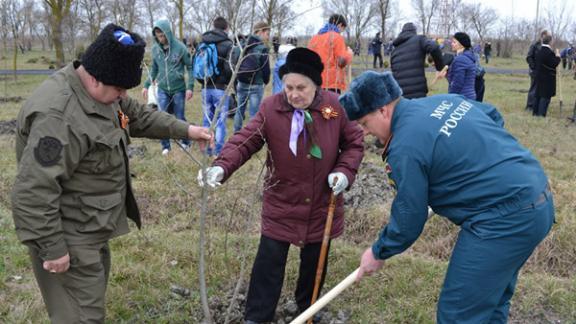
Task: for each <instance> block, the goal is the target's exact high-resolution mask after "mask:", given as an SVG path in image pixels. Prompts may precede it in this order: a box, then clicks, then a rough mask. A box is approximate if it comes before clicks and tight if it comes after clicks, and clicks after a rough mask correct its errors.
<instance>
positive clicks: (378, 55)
mask: <svg viewBox="0 0 576 324" xmlns="http://www.w3.org/2000/svg"><path fill="white" fill-rule="evenodd" d="M376 59H379V60H380V68H382V67H383V66H384V62H382V53H376V54H374V62H372V66H373V67H374V68H376Z"/></svg>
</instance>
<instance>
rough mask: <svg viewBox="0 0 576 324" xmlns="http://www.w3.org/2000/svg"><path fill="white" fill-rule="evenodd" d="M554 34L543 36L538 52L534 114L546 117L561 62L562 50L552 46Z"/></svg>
mask: <svg viewBox="0 0 576 324" xmlns="http://www.w3.org/2000/svg"><path fill="white" fill-rule="evenodd" d="M551 42H552V36H551V35H550V34H547V35H545V36H544V37H542V45H541V48H540V51H538V54H536V70H535V79H536V105H535V106H534V110H533V111H532V114H533V115H534V116H542V117H546V112H547V111H548V106H549V105H550V99H551V98H552V97H554V96H555V95H556V67H557V66H558V65H559V64H560V61H561V59H560V52H559V51H558V49H556V53H554V50H552V47H550V43H551Z"/></svg>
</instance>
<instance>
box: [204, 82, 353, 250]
mask: <svg viewBox="0 0 576 324" xmlns="http://www.w3.org/2000/svg"><path fill="white" fill-rule="evenodd" d="M328 106H331V107H332V108H334V109H335V110H336V112H337V113H338V117H334V118H331V119H325V118H323V116H322V112H321V109H322V108H323V107H328ZM308 110H309V112H310V114H311V115H312V119H313V123H314V127H315V129H316V133H317V134H318V136H317V137H318V142H319V143H318V145H319V146H320V148H321V150H322V159H316V158H314V157H312V156H311V155H310V154H309V151H310V145H309V143H308V142H307V141H306V140H305V136H304V132H305V131H303V132H302V133H301V134H300V136H299V138H298V148H297V156H294V154H293V153H292V151H290V148H289V146H288V144H289V141H290V126H291V122H292V115H293V111H294V108H292V107H291V106H290V105H289V104H288V102H287V100H286V97H285V95H284V92H280V93H278V94H276V95H273V96H270V97H267V98H266V99H264V101H263V102H262V104H261V105H260V110H259V112H258V113H257V114H256V116H254V118H252V120H250V121H249V122H248V124H247V125H246V126H245V127H244V128H242V129H241V130H240V131H238V132H237V133H235V134H234V135H233V136H232V137H231V138H230V139H229V140H228V142H227V143H226V144H225V145H224V148H223V149H222V152H221V153H220V155H219V156H218V158H217V159H216V160H215V161H214V163H213V165H215V166H216V165H217V166H220V167H222V168H223V169H224V179H223V181H226V179H227V178H229V177H230V175H232V173H233V172H234V171H236V169H238V168H239V167H240V166H241V165H242V164H244V163H245V162H246V161H248V160H249V159H250V157H251V156H252V154H254V153H256V152H258V151H259V150H260V149H261V148H262V146H264V144H267V145H268V152H267V158H266V166H267V176H266V180H265V184H264V188H267V189H266V190H265V191H264V198H263V206H262V234H264V235H265V236H267V237H269V238H272V239H275V240H280V241H284V242H290V243H292V244H295V245H298V246H303V245H304V244H306V243H314V242H321V241H322V236H323V233H324V225H325V222H326V215H327V213H328V204H329V201H330V193H331V189H330V187H329V186H328V174H330V173H331V172H342V173H344V174H345V175H346V177H347V178H348V181H349V186H351V185H352V183H353V182H354V179H355V176H356V172H357V171H358V167H359V165H360V162H361V161H362V157H363V156H364V145H363V133H362V129H361V128H360V126H359V125H358V124H357V123H356V122H353V121H350V120H348V118H347V117H346V112H345V111H344V109H343V108H342V107H341V106H340V104H339V102H338V95H337V94H335V93H332V92H328V91H318V92H317V93H316V97H315V98H314V101H313V102H312V104H311V105H310V108H309V109H308ZM306 136H307V137H309V134H306ZM343 229H344V207H343V199H342V195H339V197H338V199H337V205H336V210H335V211H334V220H333V224H332V235H331V237H332V238H335V237H337V236H339V235H340V234H342V231H343Z"/></svg>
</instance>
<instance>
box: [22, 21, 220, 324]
mask: <svg viewBox="0 0 576 324" xmlns="http://www.w3.org/2000/svg"><path fill="white" fill-rule="evenodd" d="M145 46H146V43H145V42H144V41H143V40H142V38H141V37H140V36H139V35H138V34H135V33H131V32H129V31H127V30H125V29H123V28H121V27H119V26H115V25H113V24H110V25H108V26H106V27H105V28H104V29H103V30H102V32H101V33H100V35H99V36H98V38H97V39H96V40H95V42H94V43H92V44H91V45H90V47H88V49H87V50H86V53H85V54H84V56H83V57H82V62H81V63H80V62H74V63H72V64H69V65H68V66H66V67H65V68H63V69H62V70H60V71H59V72H57V73H55V74H54V75H53V76H51V77H50V78H49V79H47V80H46V81H45V82H44V83H42V85H41V86H40V87H39V88H38V89H37V90H36V91H34V93H32V95H31V96H30V98H29V99H28V100H27V101H26V103H25V104H24V107H23V108H22V110H21V111H20V114H19V116H18V132H17V135H16V157H17V160H18V173H17V176H16V181H15V184H14V188H13V192H12V206H13V216H14V223H15V225H16V232H17V234H18V238H19V239H20V240H21V241H22V242H23V243H24V244H25V245H26V246H28V248H29V252H30V256H31V259H32V264H33V269H34V274H35V276H36V280H37V282H38V285H39V286H40V291H41V292H42V297H43V298H44V302H45V304H46V307H47V309H48V314H49V316H50V320H51V321H52V322H53V323H103V322H104V319H105V301H104V299H105V298H104V296H105V292H106V284H107V280H108V275H109V270H110V252H109V249H108V240H109V239H111V238H113V237H116V236H119V235H122V234H126V233H128V231H129V229H128V223H127V219H126V217H129V218H130V219H132V220H133V221H134V222H136V224H137V226H138V227H140V225H141V221H140V214H139V212H138V207H137V205H136V200H135V199H134V195H133V193H132V187H131V184H130V172H129V168H128V157H127V155H126V146H127V145H128V144H129V141H130V136H135V137H148V138H168V137H169V138H174V139H194V140H199V141H200V142H201V144H205V142H206V141H208V140H210V139H211V134H210V133H209V131H208V130H207V129H205V128H202V127H196V126H191V125H189V124H187V123H186V122H184V121H180V120H177V119H176V118H174V117H173V116H171V115H169V114H166V113H163V112H158V111H156V110H155V109H152V108H149V107H147V106H144V105H141V104H139V103H138V102H137V101H135V100H133V99H131V98H129V97H127V96H126V90H127V89H130V88H133V87H136V86H137V85H138V84H139V83H140V80H141V76H142V69H141V67H140V66H141V63H142V58H143V56H144V49H145Z"/></svg>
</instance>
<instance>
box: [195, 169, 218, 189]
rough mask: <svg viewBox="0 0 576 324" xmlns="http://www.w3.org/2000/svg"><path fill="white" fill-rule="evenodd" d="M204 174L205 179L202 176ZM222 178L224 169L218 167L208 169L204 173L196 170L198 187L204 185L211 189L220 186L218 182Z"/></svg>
mask: <svg viewBox="0 0 576 324" xmlns="http://www.w3.org/2000/svg"><path fill="white" fill-rule="evenodd" d="M204 173H206V179H204V177H203V175H204ZM223 178H224V169H222V168H221V167H219V166H215V167H209V168H207V169H206V170H205V171H203V170H202V169H200V170H198V185H199V186H200V187H204V183H206V184H207V185H209V186H210V187H212V188H215V187H217V186H219V185H221V183H220V181H222V179H223Z"/></svg>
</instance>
